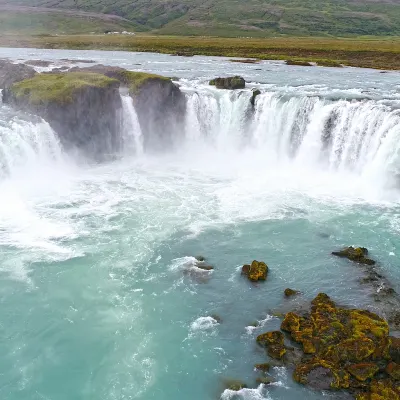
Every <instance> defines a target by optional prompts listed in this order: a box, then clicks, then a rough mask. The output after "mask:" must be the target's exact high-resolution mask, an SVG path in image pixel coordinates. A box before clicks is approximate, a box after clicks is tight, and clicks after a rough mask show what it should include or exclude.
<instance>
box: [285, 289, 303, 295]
mask: <svg viewBox="0 0 400 400" xmlns="http://www.w3.org/2000/svg"><path fill="white" fill-rule="evenodd" d="M283 293H284V295H285V297H292V296H295V295H296V294H299V293H300V292H299V291H298V290H294V289H290V288H286V289H285V290H284V292H283Z"/></svg>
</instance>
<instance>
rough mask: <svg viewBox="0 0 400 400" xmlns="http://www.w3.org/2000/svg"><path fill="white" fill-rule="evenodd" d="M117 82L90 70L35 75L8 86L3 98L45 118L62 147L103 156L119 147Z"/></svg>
mask: <svg viewBox="0 0 400 400" xmlns="http://www.w3.org/2000/svg"><path fill="white" fill-rule="evenodd" d="M119 85H120V83H119V82H118V80H115V79H111V78H108V77H106V76H104V75H100V74H95V73H91V72H85V73H83V72H71V73H60V74H37V75H35V76H34V77H33V78H30V79H26V80H23V81H21V82H17V83H14V84H13V85H12V86H11V87H10V88H8V89H7V90H6V93H5V101H6V102H7V103H9V104H10V105H12V106H14V107H16V108H18V109H22V110H26V111H28V112H30V113H34V114H37V115H39V116H41V117H42V118H44V119H45V120H46V121H47V122H48V123H49V124H50V125H51V127H52V128H53V129H54V130H55V131H56V132H57V134H58V136H59V138H60V140H61V142H62V143H63V145H64V146H65V147H67V148H71V147H72V148H76V149H79V151H82V152H84V153H86V154H87V155H90V156H92V157H94V158H96V159H102V158H104V157H105V155H107V156H108V155H109V154H113V153H115V151H118V150H119V145H120V141H119V119H118V115H119V114H118V113H119V110H120V108H121V98H120V95H119Z"/></svg>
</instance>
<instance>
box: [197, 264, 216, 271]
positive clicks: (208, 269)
mask: <svg viewBox="0 0 400 400" xmlns="http://www.w3.org/2000/svg"><path fill="white" fill-rule="evenodd" d="M196 267H197V268H200V269H202V270H204V271H212V270H213V269H214V267H212V266H211V265H206V264H202V263H197V264H196Z"/></svg>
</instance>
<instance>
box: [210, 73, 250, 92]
mask: <svg viewBox="0 0 400 400" xmlns="http://www.w3.org/2000/svg"><path fill="white" fill-rule="evenodd" d="M210 85H211V86H215V87H216V88H217V89H244V88H245V86H246V81H245V80H244V79H243V78H242V77H241V76H231V77H228V78H215V79H212V80H211V81H210Z"/></svg>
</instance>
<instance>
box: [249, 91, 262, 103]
mask: <svg viewBox="0 0 400 400" xmlns="http://www.w3.org/2000/svg"><path fill="white" fill-rule="evenodd" d="M260 94H261V91H260V90H258V89H253V93H252V95H251V99H250V104H251V105H252V106H253V107H254V105H255V104H256V97H257V96H259V95H260Z"/></svg>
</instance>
